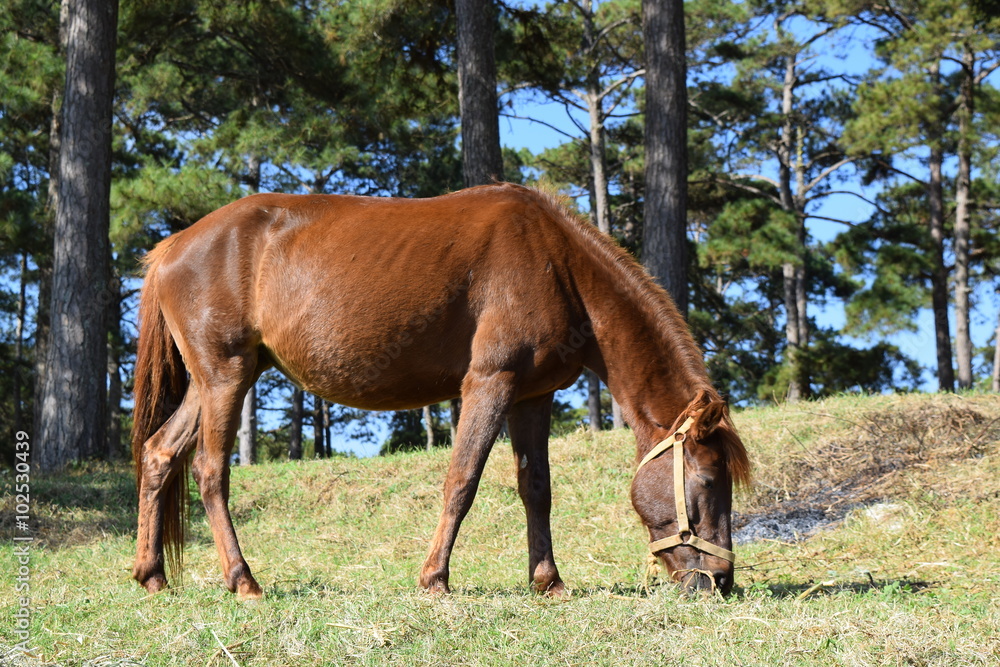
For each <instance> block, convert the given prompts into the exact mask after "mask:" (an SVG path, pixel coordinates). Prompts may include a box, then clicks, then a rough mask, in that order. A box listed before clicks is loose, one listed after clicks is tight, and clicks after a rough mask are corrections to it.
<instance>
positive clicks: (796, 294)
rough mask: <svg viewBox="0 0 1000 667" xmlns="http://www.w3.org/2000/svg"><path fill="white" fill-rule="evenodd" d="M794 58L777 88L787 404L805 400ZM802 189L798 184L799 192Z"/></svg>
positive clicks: (790, 57)
mask: <svg viewBox="0 0 1000 667" xmlns="http://www.w3.org/2000/svg"><path fill="white" fill-rule="evenodd" d="M796 57H797V54H789V55H788V56H787V58H786V60H785V77H784V81H783V82H782V88H781V115H782V126H781V137H780V139H779V141H778V196H779V198H780V199H781V208H782V209H783V210H784V211H786V212H787V213H790V214H791V215H793V216H795V220H796V224H797V225H798V228H797V229H796V238H797V241H798V248H797V250H798V255H799V260H800V261H799V262H795V263H793V262H787V263H785V264H783V265H782V267H781V273H782V282H783V287H784V297H785V363H786V364H787V365H788V369H789V379H788V390H787V393H786V394H785V400H787V401H788V402H790V403H794V402H796V401H799V400H801V399H802V398H805V396H806V394H807V393H808V389H807V388H808V381H806V379H805V377H804V376H805V373H804V372H803V365H804V361H803V356H804V355H803V350H804V348H805V346H806V337H805V336H804V335H803V334H804V333H805V332H806V327H805V325H804V324H805V320H806V307H807V304H806V299H805V267H804V263H805V229H804V227H803V217H802V216H801V215H800V211H799V207H798V206H797V203H798V202H797V201H796V197H795V195H794V194H793V191H792V180H793V173H794V176H795V178H796V179H798V180H800V181H801V176H800V169H796V168H795V167H796V166H798V165H797V161H796V155H795V145H796V141H795V139H796V136H795V135H796V127H795V122H794V118H793V114H792V112H793V110H794V108H795V86H796V84H797V82H798V74H797V72H796ZM801 187H803V186H802V184H800V188H801Z"/></svg>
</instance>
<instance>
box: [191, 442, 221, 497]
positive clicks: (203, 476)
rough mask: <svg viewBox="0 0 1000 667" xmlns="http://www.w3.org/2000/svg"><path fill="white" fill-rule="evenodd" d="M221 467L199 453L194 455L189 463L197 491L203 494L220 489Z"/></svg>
mask: <svg viewBox="0 0 1000 667" xmlns="http://www.w3.org/2000/svg"><path fill="white" fill-rule="evenodd" d="M223 472H224V471H223V466H220V465H218V464H217V463H216V462H214V461H211V460H209V458H208V457H206V456H203V455H202V454H201V453H200V452H199V453H198V454H195V457H194V460H193V461H192V462H191V476H192V477H194V481H195V484H197V485H198V490H199V491H200V492H201V493H202V495H204V494H205V492H206V491H213V490H216V489H221V488H222V475H223Z"/></svg>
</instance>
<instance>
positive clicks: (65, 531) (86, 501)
mask: <svg viewBox="0 0 1000 667" xmlns="http://www.w3.org/2000/svg"><path fill="white" fill-rule="evenodd" d="M190 490H191V494H192V495H191V502H190V503H189V513H190V517H191V518H192V519H195V520H197V519H198V518H199V517H200V516H203V515H204V508H203V507H202V506H201V502H200V501H199V500H198V495H197V491H196V490H195V489H194V488H193V487H190ZM13 500H14V498H13V494H10V495H8V496H7V497H6V498H4V499H3V501H2V502H0V507H4V508H6V504H9V503H12V502H13ZM14 515H15V512H13V511H4V512H2V513H0V537H4V536H8V535H13V534H14V528H15V526H14V525H13V522H14ZM30 516H31V519H30V522H29V525H30V530H31V533H32V535H33V536H34V537H35V539H36V544H38V545H39V546H43V547H45V548H48V549H59V548H63V547H69V546H77V545H80V544H86V543H89V542H92V541H95V540H100V539H106V538H107V537H108V536H109V535H112V536H134V535H135V531H136V522H137V517H138V495H137V494H136V488H135V473H134V472H133V470H132V466H131V464H129V463H125V462H119V463H104V462H98V461H95V462H87V463H82V464H78V465H73V466H70V467H68V468H66V469H65V470H63V471H61V472H59V473H56V474H43V475H38V474H35V475H33V476H32V478H31V513H30Z"/></svg>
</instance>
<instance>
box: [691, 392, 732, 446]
mask: <svg viewBox="0 0 1000 667" xmlns="http://www.w3.org/2000/svg"><path fill="white" fill-rule="evenodd" d="M691 407H692V408H693V409H695V410H701V412H699V413H698V415H697V416H696V417H695V420H694V424H693V425H692V428H691V430H692V434H691V435H692V436H694V437H695V438H696V439H701V438H707V437H708V436H710V435H712V433H713V432H714V431H715V429H716V428H718V427H719V425H720V424H722V423H723V421H724V420H725V418H726V414H727V413H728V412H729V408H728V406H727V405H726V402H725V401H724V400H722V399H721V398H719V397H718V396H712V395H711V394H709V393H708V392H705V391H703V392H700V393H699V394H698V396H697V398H695V400H694V401H692V402H691Z"/></svg>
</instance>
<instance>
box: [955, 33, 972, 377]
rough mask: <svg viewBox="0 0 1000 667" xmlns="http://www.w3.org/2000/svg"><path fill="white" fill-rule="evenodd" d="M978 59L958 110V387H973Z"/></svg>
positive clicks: (965, 64) (966, 66)
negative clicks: (972, 209)
mask: <svg viewBox="0 0 1000 667" xmlns="http://www.w3.org/2000/svg"><path fill="white" fill-rule="evenodd" d="M975 67H976V61H975V55H974V54H973V53H972V51H971V50H969V49H968V48H967V49H966V51H965V54H964V55H963V57H962V86H961V95H960V97H959V107H958V176H957V179H956V182H955V360H956V361H957V366H958V387H959V389H968V388H969V387H971V386H972V381H973V378H972V336H971V333H970V331H969V310H970V306H969V294H970V292H971V288H970V286H969V254H970V247H969V245H970V236H971V233H970V220H969V218H970V215H969V192H970V189H971V187H972V141H971V138H970V136H969V135H970V133H971V131H972V128H971V125H972V114H973V111H974V108H973V103H974V100H973V94H974V90H973V86H974V82H973V79H974V77H975Z"/></svg>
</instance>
